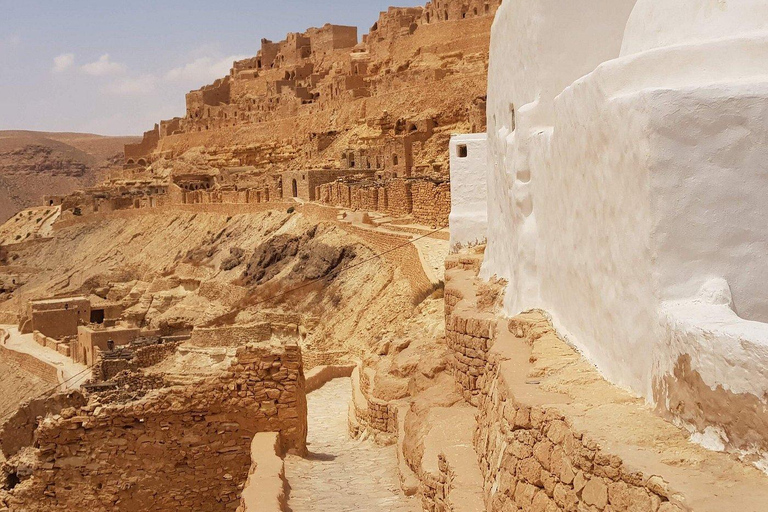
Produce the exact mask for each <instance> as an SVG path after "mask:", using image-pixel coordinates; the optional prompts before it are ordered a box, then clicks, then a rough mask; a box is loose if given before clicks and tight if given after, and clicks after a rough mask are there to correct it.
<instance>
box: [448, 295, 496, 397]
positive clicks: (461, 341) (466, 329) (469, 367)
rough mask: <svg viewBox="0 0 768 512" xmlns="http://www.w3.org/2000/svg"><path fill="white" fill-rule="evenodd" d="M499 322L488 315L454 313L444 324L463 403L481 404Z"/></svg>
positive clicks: (453, 369) (456, 311)
mask: <svg viewBox="0 0 768 512" xmlns="http://www.w3.org/2000/svg"><path fill="white" fill-rule="evenodd" d="M495 323H496V321H495V319H494V318H493V316H492V315H490V314H487V313H473V312H467V311H461V310H455V311H454V312H453V314H452V315H450V316H449V317H448V319H447V321H446V324H445V338H446V340H447V342H448V346H449V347H450V349H451V351H452V352H453V354H452V358H451V369H452V371H453V378H454V380H455V381H456V385H457V386H458V387H459V388H460V389H461V392H462V394H463V395H464V400H466V401H467V402H469V403H470V404H472V405H474V406H477V405H479V403H480V390H481V379H482V378H483V377H484V376H485V374H486V370H487V368H488V351H489V350H490V348H491V347H492V346H493V336H494V325H495Z"/></svg>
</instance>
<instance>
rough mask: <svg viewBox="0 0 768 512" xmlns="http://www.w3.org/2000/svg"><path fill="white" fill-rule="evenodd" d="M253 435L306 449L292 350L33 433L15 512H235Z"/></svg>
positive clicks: (247, 359) (64, 418)
mask: <svg viewBox="0 0 768 512" xmlns="http://www.w3.org/2000/svg"><path fill="white" fill-rule="evenodd" d="M257 432H280V439H281V443H282V445H283V446H284V447H285V448H288V449H293V450H296V451H299V452H304V451H305V450H306V448H305V446H306V434H307V423H306V397H305V393H304V375H303V371H302V367H301V352H300V349H299V347H298V345H296V344H289V345H285V346H282V345H277V344H266V345H255V346H248V347H243V348H240V349H239V350H238V353H237V359H236V362H234V363H233V364H232V366H231V367H230V369H229V370H228V371H227V372H225V373H224V374H223V375H221V376H217V377H214V378H210V379H208V380H207V381H205V382H204V383H199V384H196V385H194V386H188V387H175V388H168V389H163V390H160V391H157V392H155V393H153V394H150V395H148V396H147V397H145V398H144V399H142V400H139V401H136V402H131V403H128V404H124V405H115V406H101V405H98V404H95V403H90V404H89V405H88V406H86V407H83V408H80V409H70V410H66V411H62V414H61V415H60V416H57V417H54V418H50V419H48V420H46V421H45V422H44V423H43V425H42V426H41V427H40V428H39V429H38V431H37V433H36V437H37V443H36V445H37V446H38V447H39V458H40V463H39V464H38V466H37V467H36V469H35V470H34V473H33V475H32V477H31V478H29V479H26V480H25V481H23V482H22V483H20V484H19V485H17V486H16V487H15V488H14V489H13V490H12V491H10V492H9V493H8V494H7V496H6V497H5V500H6V502H7V503H8V506H9V508H10V510H12V511H25V512H28V511H32V512H34V511H41V512H42V511H64V510H89V511H113V510H124V511H134V510H148V511H150V510H158V511H159V510H210V511H215V510H222V511H224V510H235V509H237V507H238V506H239V503H240V491H241V490H242V487H243V485H244V483H245V481H246V478H247V476H248V472H249V468H250V466H251V457H250V444H251V440H252V439H253V437H254V435H255V434H256V433H257Z"/></svg>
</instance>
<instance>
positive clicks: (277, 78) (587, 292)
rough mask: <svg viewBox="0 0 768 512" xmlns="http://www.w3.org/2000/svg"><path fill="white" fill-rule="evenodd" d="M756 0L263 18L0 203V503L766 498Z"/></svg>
mask: <svg viewBox="0 0 768 512" xmlns="http://www.w3.org/2000/svg"><path fill="white" fill-rule="evenodd" d="M766 5H768V4H766V3H765V2H763V1H762V0H738V1H737V0H733V1H732V2H722V3H720V4H718V5H717V6H715V5H714V4H712V3H711V2H705V1H704V0H675V1H674V2H671V1H670V2H662V1H658V0H637V1H636V0H578V1H546V2H542V1H539V0H504V2H503V3H502V2H500V1H496V0H438V1H434V2H430V3H428V4H426V6H423V7H409V8H395V7H393V8H390V9H389V10H388V11H386V12H383V13H381V14H380V15H379V19H378V21H377V22H376V23H375V24H374V25H373V26H372V27H371V29H370V31H369V33H368V34H366V35H364V36H363V37H362V40H360V39H359V37H358V33H357V29H356V28H355V27H343V26H336V25H330V24H329V25H325V26H323V27H321V28H311V29H308V30H307V31H305V32H303V33H293V34H289V35H288V36H287V37H286V39H285V40H283V41H280V42H272V41H268V40H262V42H261V48H260V50H258V51H257V52H256V55H255V56H254V57H252V58H249V59H245V60H242V61H237V62H235V63H233V66H232V69H231V71H230V74H229V75H228V76H226V77H223V78H221V79H219V80H217V81H216V82H214V83H213V84H210V85H206V86H203V87H202V88H200V89H198V90H195V91H192V92H190V93H189V94H188V95H187V98H186V100H187V111H186V114H185V115H184V117H179V118H175V119H172V120H164V121H161V122H160V123H158V124H157V125H156V126H155V127H154V128H153V129H152V130H150V131H148V132H147V133H145V134H144V137H143V139H142V141H141V142H136V143H131V144H128V145H127V146H126V147H125V159H124V165H123V168H122V169H119V170H114V171H112V172H111V173H110V175H109V177H108V178H107V179H105V180H104V182H102V183H101V184H99V185H97V186H95V187H90V188H85V189H83V190H80V191H78V192H76V193H73V194H69V195H63V196H47V197H46V198H45V201H44V203H45V204H44V205H43V206H41V207H38V208H32V209H29V210H26V211H23V212H20V213H19V214H17V215H16V216H14V217H13V218H11V220H9V221H8V222H7V223H6V224H4V225H3V226H2V227H0V324H1V325H0V371H3V372H5V373H6V374H7V375H8V377H7V378H4V379H0V511H2V512H6V511H8V512H11V511H12V512H27V511H41V512H42V511H58V510H60V511H65V510H93V511H108V510H109V511H112V510H120V511H123V510H124V511H133V510H151V511H170V510H221V511H226V510H237V511H239V512H252V511H267V512H277V511H285V510H292V511H294V512H302V511H313V512H314V511H318V510H328V511H354V510H390V511H394V512H400V511H403V512H405V511H408V512H410V511H416V510H425V511H429V512H448V511H456V512H480V511H492V512H507V511H512V512H519V511H523V512H559V511H566V512H688V511H696V512H709V511H712V512H762V511H763V510H765V508H766V503H768V486H767V485H766V483H768V463H766V460H768V459H766V457H767V456H768V455H767V454H768V413H766V410H767V407H768V403H767V402H766V396H768V394H767V393H768V376H766V374H765V366H766V365H765V362H766V357H768V356H766V355H765V354H766V350H765V347H766V344H767V343H768V337H767V336H766V324H765V321H766V318H765V315H766V311H765V305H766V298H765V292H764V291H763V288H764V286H763V284H764V283H765V277H766V272H768V270H767V267H766V266H765V265H764V264H762V262H761V260H760V257H761V256H762V253H763V252H765V250H766V249H768V230H767V229H766V226H767V225H768V222H766V221H768V218H766V209H765V208H764V207H763V206H764V205H763V203H764V201H762V198H763V196H764V195H765V192H764V191H765V189H766V186H768V182H766V175H765V173H764V172H762V167H761V165H762V164H761V162H762V161H764V160H765V159H764V158H762V156H763V155H762V153H763V152H764V149H763V148H764V147H766V145H765V144H763V143H762V142H765V139H766V134H765V129H764V128H765V127H764V122H763V121H762V119H764V117H765V116H763V115H762V111H763V109H764V104H765V101H764V100H765V98H766V96H768V92H767V91H766V85H765V83H764V79H763V75H762V71H761V70H762V68H761V67H760V65H762V64H764V58H763V56H764V52H763V51H762V50H763V49H764V47H765V45H766V34H767V33H768V32H767V31H768V28H766V27H767V25H766V23H768V7H766ZM486 119H487V121H486Z"/></svg>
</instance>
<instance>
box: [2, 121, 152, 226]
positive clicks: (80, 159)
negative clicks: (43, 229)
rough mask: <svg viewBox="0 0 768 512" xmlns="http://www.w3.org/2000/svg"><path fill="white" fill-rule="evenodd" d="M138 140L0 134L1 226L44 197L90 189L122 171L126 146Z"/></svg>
mask: <svg viewBox="0 0 768 512" xmlns="http://www.w3.org/2000/svg"><path fill="white" fill-rule="evenodd" d="M136 140H139V139H138V137H106V136H101V135H94V134H88V133H53V132H34V131H26V130H9V131H0V222H5V221H6V220H8V219H9V218H10V217H12V216H13V215H14V214H15V213H16V212H18V211H19V210H22V209H24V208H27V207H30V206H34V205H39V204H42V200H43V196H46V195H64V194H69V193H71V192H73V191H75V190H77V189H81V188H84V187H87V186H91V185H93V184H95V183H96V182H98V181H99V180H100V179H101V177H102V175H103V174H105V173H106V172H107V171H108V170H109V169H111V168H119V167H121V166H122V159H123V146H124V145H125V144H130V143H132V142H135V141H136Z"/></svg>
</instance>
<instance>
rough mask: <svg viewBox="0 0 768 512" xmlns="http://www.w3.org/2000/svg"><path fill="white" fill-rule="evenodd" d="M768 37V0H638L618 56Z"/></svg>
mask: <svg viewBox="0 0 768 512" xmlns="http://www.w3.org/2000/svg"><path fill="white" fill-rule="evenodd" d="M760 33H763V34H764V35H766V34H768V0H638V1H637V4H636V5H635V8H634V10H633V11H632V15H631V16H630V18H629V22H628V23H627V29H626V31H625V33H624V42H623V44H622V49H621V54H622V55H631V54H633V53H639V52H642V51H645V50H651V49H653V48H661V47H664V46H672V45H677V44H685V43H697V42H703V41H711V40H716V39H726V38H735V37H744V36H748V35H752V34H755V35H757V34H760Z"/></svg>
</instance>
